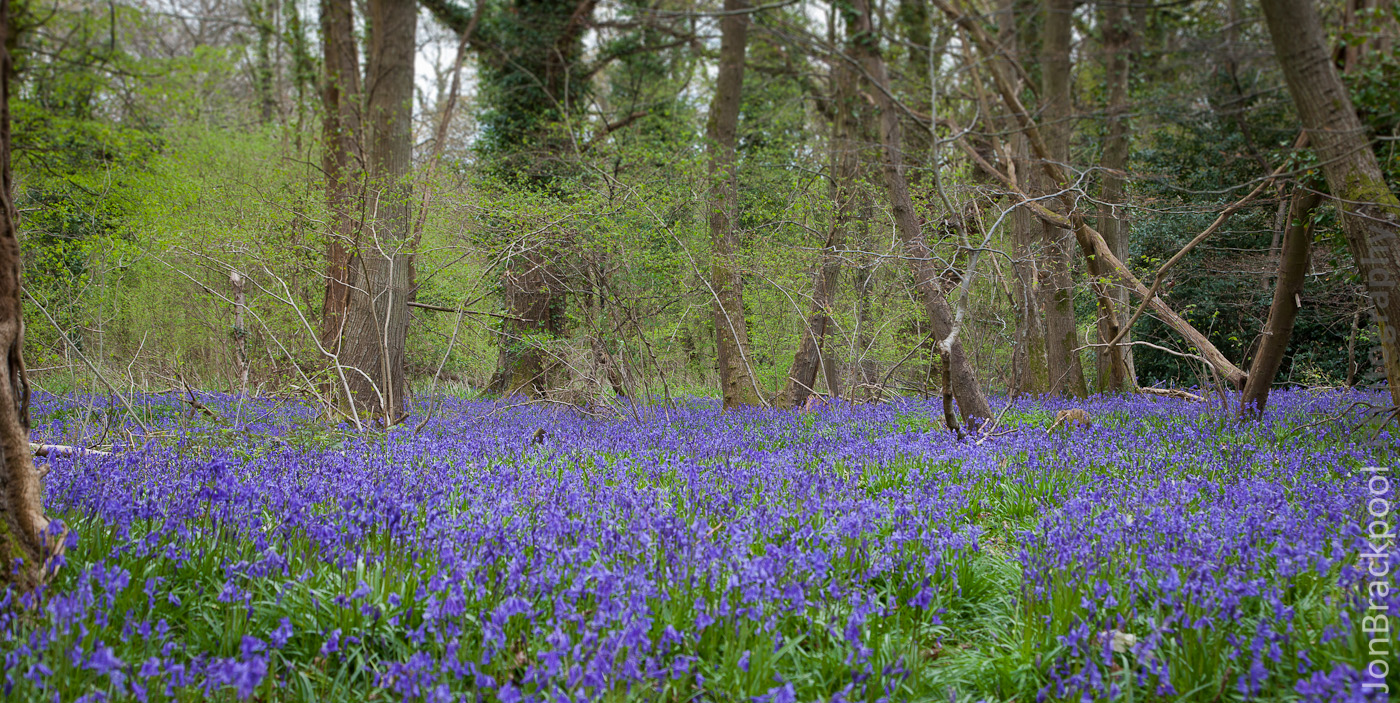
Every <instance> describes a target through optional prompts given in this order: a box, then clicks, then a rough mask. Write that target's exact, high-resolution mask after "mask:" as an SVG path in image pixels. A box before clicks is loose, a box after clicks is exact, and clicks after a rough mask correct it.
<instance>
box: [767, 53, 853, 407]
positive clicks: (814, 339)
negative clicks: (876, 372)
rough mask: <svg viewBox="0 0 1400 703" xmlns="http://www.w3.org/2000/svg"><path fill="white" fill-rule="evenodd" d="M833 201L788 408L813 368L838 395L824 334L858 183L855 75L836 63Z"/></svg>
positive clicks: (802, 398)
mask: <svg viewBox="0 0 1400 703" xmlns="http://www.w3.org/2000/svg"><path fill="white" fill-rule="evenodd" d="M831 73H832V75H831V84H832V88H833V90H832V93H833V95H832V104H833V106H834V107H833V110H832V120H831V189H830V190H831V201H832V204H833V205H834V206H835V208H836V212H835V213H833V216H832V222H831V230H830V232H828V233H827V238H826V244H825V246H824V247H823V248H822V255H821V262H820V264H819V266H818V269H817V273H816V276H815V277H814V280H813V282H812V312H811V314H810V315H809V316H808V317H807V327H806V329H805V330H803V333H802V343H801V344H800V345H799V346H798V349H797V355H796V357H795V358H794V359H793V362H792V369H791V370H790V371H789V372H788V380H787V387H786V388H784V389H783V392H782V394H781V395H780V396H779V397H780V402H781V403H782V405H783V406H785V407H789V408H800V407H802V406H803V404H804V403H806V402H807V396H808V395H809V394H811V393H812V391H813V390H814V389H815V388H816V387H817V371H818V370H819V369H822V368H825V369H826V370H827V374H826V377H827V390H828V391H829V392H830V393H831V394H832V395H840V389H839V387H838V386H837V385H836V383H837V382H836V376H837V375H836V373H835V372H834V364H833V363H832V360H831V359H829V358H825V357H826V355H828V354H829V352H827V351H826V346H825V342H826V334H827V332H828V331H830V328H831V327H832V326H833V323H832V320H831V315H830V313H831V308H832V305H833V304H834V303H835V301H836V291H837V280H838V278H839V277H840V275H841V256H842V250H843V249H844V248H845V246H846V230H847V229H848V228H849V227H850V223H851V222H852V220H854V219H855V210H856V208H857V207H858V203H857V202H856V200H857V198H858V197H859V190H860V186H859V184H858V183H857V179H858V178H859V177H860V141H859V139H858V135H859V129H860V120H859V119H858V118H857V117H856V102H855V101H856V99H857V97H858V95H857V93H856V89H855V87H856V80H857V76H856V73H855V69H854V67H852V66H851V65H850V64H847V63H843V62H837V63H836V65H835V66H833V67H832V69H831Z"/></svg>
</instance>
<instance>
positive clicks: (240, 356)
mask: <svg viewBox="0 0 1400 703" xmlns="http://www.w3.org/2000/svg"><path fill="white" fill-rule="evenodd" d="M228 280H229V283H230V284H232V285H233V356H234V369H235V370H236V371H237V372H238V394H239V395H240V396H246V395H248V367H249V363H248V328H247V327H246V326H245V324H246V323H245V322H244V320H243V311H244V310H246V309H247V307H248V292H247V285H246V284H245V283H244V282H243V276H241V275H239V273H238V272H237V271H234V272H232V273H230V274H229V276H228Z"/></svg>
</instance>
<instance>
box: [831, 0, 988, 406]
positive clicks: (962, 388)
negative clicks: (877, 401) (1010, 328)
mask: <svg viewBox="0 0 1400 703" xmlns="http://www.w3.org/2000/svg"><path fill="white" fill-rule="evenodd" d="M853 6H854V12H853V13H850V14H849V16H848V17H847V18H846V26H847V28H848V29H847V31H848V32H850V45H851V50H850V51H851V54H852V56H853V57H855V58H857V59H858V60H859V62H860V64H861V67H862V68H863V69H864V71H865V75H866V76H867V78H868V79H870V80H871V81H872V82H873V83H874V85H873V86H872V88H873V90H871V91H870V92H871V93H873V96H872V97H874V99H875V107H876V109H877V110H879V112H880V144H881V161H882V163H883V166H884V176H885V188H886V190H887V191H888V192H889V197H890V210H891V214H892V215H893V216H894V221H895V227H896V229H897V231H898V235H899V239H900V243H901V244H902V245H903V249H904V255H905V257H907V258H908V261H909V267H910V269H911V270H912V272H913V274H914V285H915V288H916V289H917V290H918V292H919V295H920V297H922V298H923V303H924V309H925V311H926V312H927V314H928V317H929V323H930V325H931V326H932V328H933V333H934V335H936V336H937V337H938V338H939V339H944V338H946V337H947V336H948V333H949V332H950V331H951V330H952V327H953V311H952V309H951V308H950V307H949V305H948V300H947V298H946V297H945V293H944V291H943V287H942V284H941V281H940V279H939V274H940V273H941V271H940V267H939V265H938V263H937V262H936V261H935V260H934V258H933V252H932V251H931V250H930V249H929V246H928V242H927V241H925V239H924V233H923V230H922V229H921V227H920V225H919V219H918V213H917V212H915V210H914V202H913V200H912V199H911V198H910V197H909V182H908V181H907V180H906V179H905V176H904V157H903V151H902V144H901V142H902V138H901V133H900V125H899V114H898V112H896V110H895V106H894V101H893V99H891V93H890V79H889V73H888V72H887V70H886V68H885V61H884V59H883V58H881V56H880V38H879V35H877V34H876V33H875V32H874V30H873V27H874V22H873V18H872V13H871V8H870V2H869V0H856V1H855V2H854V3H853ZM949 356H950V357H951V358H950V359H949V364H950V366H949V373H950V376H951V385H952V387H953V396H954V397H955V398H957V401H958V407H959V409H960V410H961V411H962V415H963V418H964V419H965V420H966V421H967V424H968V426H970V427H976V426H977V424H978V423H979V422H980V421H981V420H983V419H987V418H990V417H992V408H991V405H990V404H988V403H987V398H986V396H984V395H982V389H981V388H980V387H979V385H978V382H977V373H976V371H975V370H974V369H973V368H972V364H971V363H970V362H969V361H968V359H967V355H966V354H965V353H964V351H963V347H962V343H961V342H955V343H954V344H953V349H952V353H951V354H950V355H949Z"/></svg>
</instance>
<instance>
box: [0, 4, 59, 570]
mask: <svg viewBox="0 0 1400 703" xmlns="http://www.w3.org/2000/svg"><path fill="white" fill-rule="evenodd" d="M13 31H15V28H14V26H13V25H12V24H11V23H10V2H9V0H0V38H3V43H0V347H3V348H4V349H5V352H6V353H5V370H6V374H5V381H4V382H0V452H4V463H3V466H0V587H3V586H6V585H9V586H13V587H15V588H17V589H19V590H21V591H26V590H30V589H33V588H34V587H35V586H37V585H38V584H39V582H40V581H41V580H42V579H43V576H44V573H45V563H46V562H47V561H48V559H49V558H50V557H51V556H52V554H54V553H55V551H56V549H55V547H61V546H62V544H63V542H62V540H61V539H55V540H52V541H47V540H46V536H47V535H48V533H49V520H48V518H46V517H44V506H43V502H42V500H41V497H40V489H39V474H38V473H37V472H36V471H35V469H34V457H33V455H32V454H31V453H30V449H29V382H28V380H26V379H25V375H24V355H23V348H24V316H23V311H22V309H21V306H20V295H21V290H20V267H21V262H20V253H19V237H18V236H17V234H16V231H15V225H16V224H17V220H18V217H19V213H18V212H17V211H16V210H15V203H14V199H13V198H11V197H10V191H11V189H12V187H13V185H14V184H13V179H12V177H11V174H10V75H11V73H13V71H14V63H13V60H12V57H11V56H10V50H9V47H11V46H13V45H14V42H13V41H12V39H13V37H11V32H13ZM50 545H52V546H50Z"/></svg>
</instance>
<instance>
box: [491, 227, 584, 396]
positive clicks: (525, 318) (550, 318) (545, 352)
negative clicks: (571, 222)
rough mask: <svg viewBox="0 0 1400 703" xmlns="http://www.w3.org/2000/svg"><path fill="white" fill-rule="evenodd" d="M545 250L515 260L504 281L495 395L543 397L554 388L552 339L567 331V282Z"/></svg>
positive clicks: (492, 381)
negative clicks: (504, 317) (551, 375)
mask: <svg viewBox="0 0 1400 703" xmlns="http://www.w3.org/2000/svg"><path fill="white" fill-rule="evenodd" d="M554 258H555V257H554V256H552V250H551V249H548V248H545V247H543V246H541V247H536V248H533V249H531V250H529V251H527V252H525V253H523V254H519V255H517V256H514V257H511V259H510V261H509V262H508V263H507V264H506V269H505V272H504V273H503V274H502V276H501V287H502V293H503V295H504V297H505V304H506V311H507V312H508V313H509V314H510V315H511V319H507V320H504V321H503V322H502V324H501V332H502V334H501V350H500V355H499V358H498V361H497V366H496V373H495V375H494V376H493V377H492V379H491V384H490V387H489V389H490V391H491V392H492V393H498V394H501V395H514V394H517V393H519V394H523V395H528V396H535V397H538V396H541V395H543V394H544V393H545V391H547V390H549V388H550V385H551V383H550V374H549V373H548V372H549V368H550V364H549V340H551V339H553V338H555V337H558V336H562V335H563V334H564V332H565V325H566V323H567V320H566V319H565V313H566V312H567V309H566V307H565V303H566V302H567V300H568V298H567V297H565V294H564V279H563V277H562V275H561V274H560V273H559V270H558V268H557V267H556V266H555V265H554Z"/></svg>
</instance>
